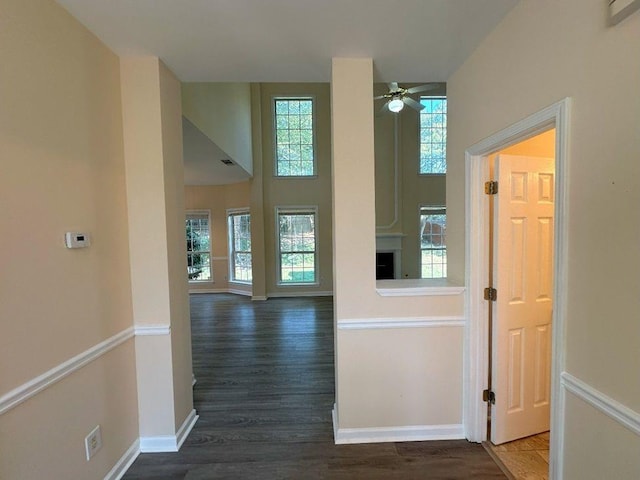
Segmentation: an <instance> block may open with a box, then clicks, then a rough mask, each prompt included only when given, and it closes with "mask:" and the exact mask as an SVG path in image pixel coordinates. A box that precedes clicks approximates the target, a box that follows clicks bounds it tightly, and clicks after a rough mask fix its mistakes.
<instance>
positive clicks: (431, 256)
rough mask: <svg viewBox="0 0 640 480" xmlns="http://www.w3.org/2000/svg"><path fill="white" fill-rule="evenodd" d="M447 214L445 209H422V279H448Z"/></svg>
mask: <svg viewBox="0 0 640 480" xmlns="http://www.w3.org/2000/svg"><path fill="white" fill-rule="evenodd" d="M446 231H447V214H446V210H445V209H444V207H423V208H421V209H420V277H421V278H446V277H447V245H446Z"/></svg>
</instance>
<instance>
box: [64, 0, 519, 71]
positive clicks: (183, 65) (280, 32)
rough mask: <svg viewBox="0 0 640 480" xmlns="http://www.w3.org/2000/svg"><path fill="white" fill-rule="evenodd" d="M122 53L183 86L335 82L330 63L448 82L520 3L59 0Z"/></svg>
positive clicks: (466, 0)
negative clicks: (366, 60)
mask: <svg viewBox="0 0 640 480" xmlns="http://www.w3.org/2000/svg"><path fill="white" fill-rule="evenodd" d="M57 1H58V3H60V4H61V5H62V6H64V7H65V8H66V9H67V10H68V11H69V12H71V14H73V15H74V16H75V17H76V18H77V19H78V20H79V21H80V22H81V23H83V24H84V25H86V26H87V27H88V28H89V30H91V31H92V32H93V33H95V34H96V35H97V36H98V37H99V38H100V39H101V40H102V41H103V42H104V43H106V44H107V45H108V46H109V47H110V48H111V49H113V50H114V51H115V52H116V53H118V54H121V55H153V56H157V57H159V58H160V59H162V60H163V61H164V62H165V64H166V65H167V66H168V67H169V68H170V69H171V70H172V71H173V72H174V73H175V74H176V75H177V76H178V78H180V80H182V81H184V82H193V81H207V82H208V81H211V82H223V81H224V82H271V81H278V82H308V81H314V82H317V81H320V82H326V81H329V79H330V75H331V58H332V57H350V56H351V57H363V56H364V57H371V58H373V59H374V65H375V69H376V72H375V73H376V80H377V81H382V82H390V81H398V82H425V81H429V82H436V81H446V80H447V78H448V77H449V76H450V75H451V74H452V73H453V72H454V71H455V70H456V69H457V68H458V67H459V66H460V65H461V64H462V62H464V60H465V59H466V58H467V57H468V56H469V55H470V54H471V52H472V51H473V50H474V49H475V47H476V46H477V45H478V43H479V42H480V41H481V40H482V39H483V38H484V37H485V36H486V35H487V34H488V33H489V32H490V31H491V30H492V29H493V28H494V27H495V26H496V25H497V24H498V22H499V21H500V20H501V19H502V18H503V17H504V16H505V15H506V14H507V12H508V11H509V10H510V9H511V8H512V7H513V6H514V5H515V4H516V3H517V2H518V0H180V1H176V0H109V1H105V0H57Z"/></svg>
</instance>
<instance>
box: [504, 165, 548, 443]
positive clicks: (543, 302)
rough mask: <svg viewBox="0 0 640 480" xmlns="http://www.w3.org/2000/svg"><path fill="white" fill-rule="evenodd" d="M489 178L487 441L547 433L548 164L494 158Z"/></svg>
mask: <svg viewBox="0 0 640 480" xmlns="http://www.w3.org/2000/svg"><path fill="white" fill-rule="evenodd" d="M495 172H496V173H495V177H496V179H497V180H498V194H497V195H496V197H495V200H494V229H495V230H494V267H493V268H494V269H493V271H494V282H493V283H494V287H495V288H496V290H497V300H496V301H495V303H494V306H493V308H494V310H493V311H494V314H493V332H494V333H493V342H494V343H493V364H492V368H493V391H494V393H495V396H496V401H495V405H493V407H492V409H491V412H492V414H491V441H492V442H493V443H494V444H496V445H498V444H501V443H505V442H509V441H511V440H515V439H518V438H522V437H526V436H529V435H534V434H536V433H540V432H545V431H547V430H549V414H550V403H551V401H550V400H551V399H550V391H551V314H552V298H553V295H552V292H553V225H554V223H553V211H554V207H553V202H554V198H553V197H554V161H553V159H546V158H535V157H521V156H514V155H500V156H499V157H498V158H497V159H496V164H495Z"/></svg>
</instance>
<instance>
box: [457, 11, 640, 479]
mask: <svg viewBox="0 0 640 480" xmlns="http://www.w3.org/2000/svg"><path fill="white" fill-rule="evenodd" d="M638 44H640V14H637V13H636V14H633V15H632V16H630V17H629V18H627V19H626V20H624V21H623V22H621V23H620V24H618V25H617V26H615V27H610V26H608V23H607V5H606V2H602V1H600V0H566V1H563V2H557V1H553V0H535V1H533V0H524V1H521V2H519V3H518V4H517V5H516V6H515V7H514V8H513V10H512V11H511V12H510V13H509V14H508V15H507V16H506V17H505V19H504V20H503V21H502V22H501V23H500V24H499V25H498V26H497V27H496V28H495V30H494V31H493V32H491V33H490V34H489V36H488V37H487V38H486V39H485V40H484V41H483V42H482V43H481V44H480V45H479V46H478V48H477V49H476V50H475V52H474V53H473V54H472V55H471V56H470V57H469V58H468V59H467V60H466V62H465V63H464V64H463V65H462V66H461V67H460V68H459V69H458V71H457V72H455V73H454V74H453V75H452V76H451V77H450V78H449V79H448V82H447V88H448V98H449V143H448V147H449V152H450V155H449V172H448V176H447V207H448V226H447V234H448V238H447V244H448V245H447V247H448V253H449V259H450V271H451V273H452V274H453V275H455V276H456V277H458V278H460V279H462V278H464V276H465V272H464V262H465V258H464V242H465V233H464V230H465V150H466V149H468V148H470V147H471V146H473V145H474V144H476V143H478V142H479V141H481V140H483V139H485V138H487V137H489V136H490V135H492V134H493V133H495V132H497V131H501V130H503V129H505V128H507V127H509V126H510V125H512V124H515V123H516V122H518V121H520V120H521V119H523V118H526V117H527V116H529V115H531V114H533V113H536V112H538V111H541V110H542V109H544V108H545V107H547V106H550V105H552V104H554V103H556V102H558V101H560V100H562V99H564V98H566V97H569V98H570V99H571V115H570V124H569V125H568V129H569V157H568V159H567V160H568V185H569V190H568V195H567V199H568V205H567V216H566V218H564V219H563V220H564V222H565V223H566V225H567V232H566V233H567V238H568V255H569V258H568V259H566V260H567V265H568V277H567V284H568V289H567V290H566V291H564V292H562V294H563V295H566V300H565V304H566V313H565V315H566V318H565V320H566V331H565V332H563V336H561V337H560V338H558V341H559V342H560V348H561V349H562V351H563V352H564V355H565V359H566V360H565V364H564V365H560V368H561V369H564V370H565V371H566V372H567V373H568V374H570V375H571V376H572V377H574V378H577V379H578V380H580V381H581V382H583V383H584V384H586V385H587V386H588V387H589V390H590V391H591V392H594V393H593V395H595V396H596V398H599V399H600V400H601V401H602V402H603V405H605V406H606V408H614V409H615V408H617V407H616V405H618V404H619V405H622V406H623V407H624V408H628V409H630V411H631V412H632V414H631V415H632V417H633V416H634V415H635V417H634V418H640V383H639V382H637V381H633V382H632V381H629V379H630V378H637V363H638V362H637V361H638V350H639V349H640V330H639V329H638V328H637V327H638V325H637V312H638V296H637V292H638V291H639V290H640V275H639V274H638V272H640V250H638V248H637V246H638V238H639V237H640V217H638V216H637V215H631V214H630V213H629V206H630V205H638V204H640V183H639V182H640V181H639V179H640V163H639V162H638V161H637V158H638V157H639V156H640V136H639V135H638V125H639V124H640V97H639V96H638V95H637V86H638V85H639V84H640V56H638V55H633V54H631V53H630V50H629V48H630V45H638ZM603 225H606V231H607V232H609V233H610V234H609V235H607V237H606V248H604V249H603V237H602V235H601V232H602V231H603ZM597 252H602V254H599V253H597ZM602 279H609V280H608V281H603V280H602ZM602 299H611V300H610V301H602ZM605 319H606V320H605ZM561 394H562V395H567V407H566V409H565V411H564V417H563V424H562V425H558V428H559V429H560V431H559V432H556V433H558V434H560V435H562V433H563V432H564V437H563V442H564V443H563V448H564V456H563V457H560V458H559V459H558V460H559V462H560V464H562V465H563V467H564V473H565V476H564V478H582V479H596V478H602V474H603V472H623V473H621V474H620V476H616V478H620V479H622V478H624V479H627V478H628V479H631V478H638V477H640V458H639V457H638V456H637V455H632V454H629V455H628V456H625V458H624V461H625V463H626V464H625V466H624V467H622V466H620V465H619V461H620V458H621V457H620V454H619V453H616V452H630V451H634V452H636V451H640V436H638V435H637V433H635V434H634V433H632V434H629V432H630V430H628V429H626V428H625V427H621V424H618V423H617V422H616V421H615V420H613V418H611V417H608V416H603V415H602V413H601V412H600V411H598V410H597V409H594V408H591V407H588V408H587V407H586V406H585V402H587V400H588V396H585V395H583V396H581V397H576V396H575V395H574V394H573V393H570V392H567V391H566V390H565V391H564V392H561ZM577 405H580V407H578V408H576V406H577ZM603 408H604V407H603ZM636 424H637V421H636ZM639 428H640V427H639ZM552 434H553V432H552ZM607 474H609V473H607ZM614 476H615V475H614Z"/></svg>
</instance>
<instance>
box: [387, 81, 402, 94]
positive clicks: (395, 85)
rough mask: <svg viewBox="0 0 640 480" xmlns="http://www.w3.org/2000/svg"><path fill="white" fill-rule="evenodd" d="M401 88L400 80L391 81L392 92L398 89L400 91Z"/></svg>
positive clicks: (390, 89) (390, 88)
mask: <svg viewBox="0 0 640 480" xmlns="http://www.w3.org/2000/svg"><path fill="white" fill-rule="evenodd" d="M399 88H400V87H399V86H398V82H391V83H390V84H389V91H390V92H396V91H398V89H399Z"/></svg>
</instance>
